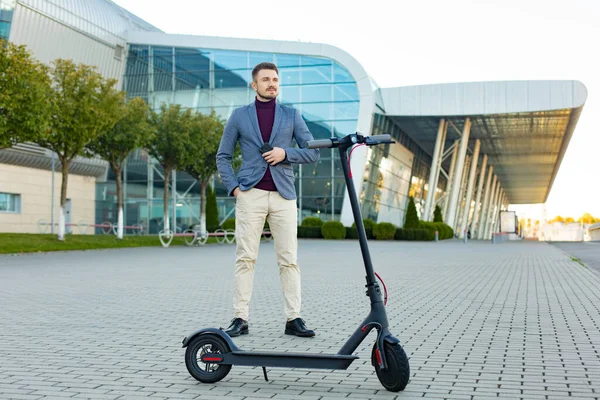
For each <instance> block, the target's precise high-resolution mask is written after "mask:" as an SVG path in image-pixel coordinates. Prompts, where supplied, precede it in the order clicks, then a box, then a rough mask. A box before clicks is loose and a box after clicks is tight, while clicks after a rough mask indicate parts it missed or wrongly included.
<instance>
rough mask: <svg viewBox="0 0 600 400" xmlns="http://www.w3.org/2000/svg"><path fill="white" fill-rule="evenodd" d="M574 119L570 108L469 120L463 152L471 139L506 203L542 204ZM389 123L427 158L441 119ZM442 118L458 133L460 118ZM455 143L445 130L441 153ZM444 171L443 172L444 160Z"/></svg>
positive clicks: (453, 133)
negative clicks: (485, 158)
mask: <svg viewBox="0 0 600 400" xmlns="http://www.w3.org/2000/svg"><path fill="white" fill-rule="evenodd" d="M575 114H577V115H575ZM578 116H579V110H571V109H567V110H554V111H541V112H533V113H511V114H497V115H471V116H469V117H470V118H471V123H472V125H471V134H470V137H469V147H470V148H471V149H472V148H473V147H474V142H475V140H476V139H479V140H480V141H481V154H487V155H488V165H493V166H494V173H495V174H496V175H498V179H499V180H500V184H501V185H502V187H503V188H504V191H505V192H506V194H507V196H508V199H509V201H510V203H512V204H529V203H543V202H545V201H546V199H547V197H548V194H549V192H550V189H551V187H552V183H553V181H554V178H555V176H556V172H557V171H558V167H559V166H560V162H561V160H562V156H563V154H564V150H565V149H566V147H567V144H568V141H569V139H570V136H571V135H570V133H569V127H570V125H573V126H574V124H575V122H574V121H573V120H574V119H576V117H578ZM390 118H391V119H392V120H393V121H395V122H396V123H397V124H398V126H400V127H401V128H402V129H403V130H404V131H405V132H406V133H407V134H408V135H409V136H411V137H412V138H413V139H414V140H415V141H416V142H417V143H419V145H420V146H421V147H422V148H423V149H424V150H425V151H426V152H428V153H429V154H433V151H434V146H435V139H436V136H437V130H438V124H439V120H440V118H443V116H437V117H390ZM445 118H446V119H447V120H449V121H451V122H452V123H453V124H454V125H455V126H456V127H457V128H458V129H459V130H460V131H462V129H463V125H464V121H465V118H466V116H462V117H456V116H455V117H450V118H448V117H445ZM571 133H572V130H571ZM567 134H568V135H567ZM459 138H460V135H459V134H458V133H457V132H456V130H455V129H453V128H452V127H451V126H450V127H449V128H448V133H447V135H446V143H445V145H444V148H445V149H447V148H449V147H450V146H451V145H452V143H453V142H454V140H455V139H459ZM444 166H445V167H446V168H448V167H449V159H447V160H446V162H445V163H444Z"/></svg>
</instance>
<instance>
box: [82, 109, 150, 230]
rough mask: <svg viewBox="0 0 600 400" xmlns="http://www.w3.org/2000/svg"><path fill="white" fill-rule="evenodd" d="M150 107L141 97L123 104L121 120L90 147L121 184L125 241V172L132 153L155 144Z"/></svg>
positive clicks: (120, 225)
mask: <svg viewBox="0 0 600 400" xmlns="http://www.w3.org/2000/svg"><path fill="white" fill-rule="evenodd" d="M148 111H149V110H148V106H147V105H146V103H145V102H144V100H142V99H141V98H139V97H136V98H134V99H131V100H129V101H127V102H125V101H124V99H123V101H122V102H121V103H120V104H119V109H118V115H119V117H120V119H119V120H118V121H117V123H116V124H115V125H114V126H113V127H112V128H111V129H109V130H107V131H105V132H104V133H102V134H101V135H99V136H98V137H97V138H95V139H94V140H92V141H91V142H90V143H88V145H87V149H88V151H89V152H90V153H91V154H93V155H98V156H100V157H102V158H103V159H105V160H106V161H108V165H109V166H110V169H111V170H112V172H113V173H114V174H115V179H116V184H117V213H118V214H117V226H118V228H117V238H118V239H123V183H122V178H121V175H122V172H123V166H124V165H125V160H126V159H127V156H128V155H129V153H131V152H132V151H133V150H135V149H137V148H141V147H146V146H147V144H148V143H149V142H150V140H151V136H152V127H151V125H150V122H149V115H148Z"/></svg>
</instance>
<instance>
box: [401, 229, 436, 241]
mask: <svg viewBox="0 0 600 400" xmlns="http://www.w3.org/2000/svg"><path fill="white" fill-rule="evenodd" d="M394 239H395V240H420V241H432V240H435V236H434V233H433V232H432V231H430V230H428V229H402V228H398V229H396V234H395V235H394Z"/></svg>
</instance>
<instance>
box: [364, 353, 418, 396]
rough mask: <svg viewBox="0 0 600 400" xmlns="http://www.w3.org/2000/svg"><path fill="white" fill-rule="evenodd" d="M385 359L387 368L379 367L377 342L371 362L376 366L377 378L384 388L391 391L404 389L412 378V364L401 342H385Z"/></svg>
mask: <svg viewBox="0 0 600 400" xmlns="http://www.w3.org/2000/svg"><path fill="white" fill-rule="evenodd" d="M383 349H384V351H385V360H386V361H387V368H386V369H385V370H383V369H381V368H380V367H379V363H378V362H377V344H375V345H374V346H373V352H372V354H371V363H372V364H373V365H374V366H375V372H376V373H377V378H378V379H379V382H381V384H382V385H383V387H384V388H386V389H387V390H389V391H390V392H399V391H401V390H404V388H405V387H406V385H407V384H408V380H409V378H410V365H409V364H408V357H407V356H406V353H405V352H404V349H403V348H402V346H400V344H399V343H396V344H390V343H387V342H386V343H384V344H383Z"/></svg>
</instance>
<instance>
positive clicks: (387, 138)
mask: <svg viewBox="0 0 600 400" xmlns="http://www.w3.org/2000/svg"><path fill="white" fill-rule="evenodd" d="M359 143H364V144H366V145H367V146H374V145H378V144H384V143H395V142H394V141H393V140H392V136H391V135H373V136H362V135H358V134H351V135H348V136H346V137H344V138H341V139H338V138H331V139H317V140H309V141H308V142H307V143H306V147H307V148H309V149H318V148H331V147H339V146H345V147H350V146H352V145H354V144H359Z"/></svg>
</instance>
